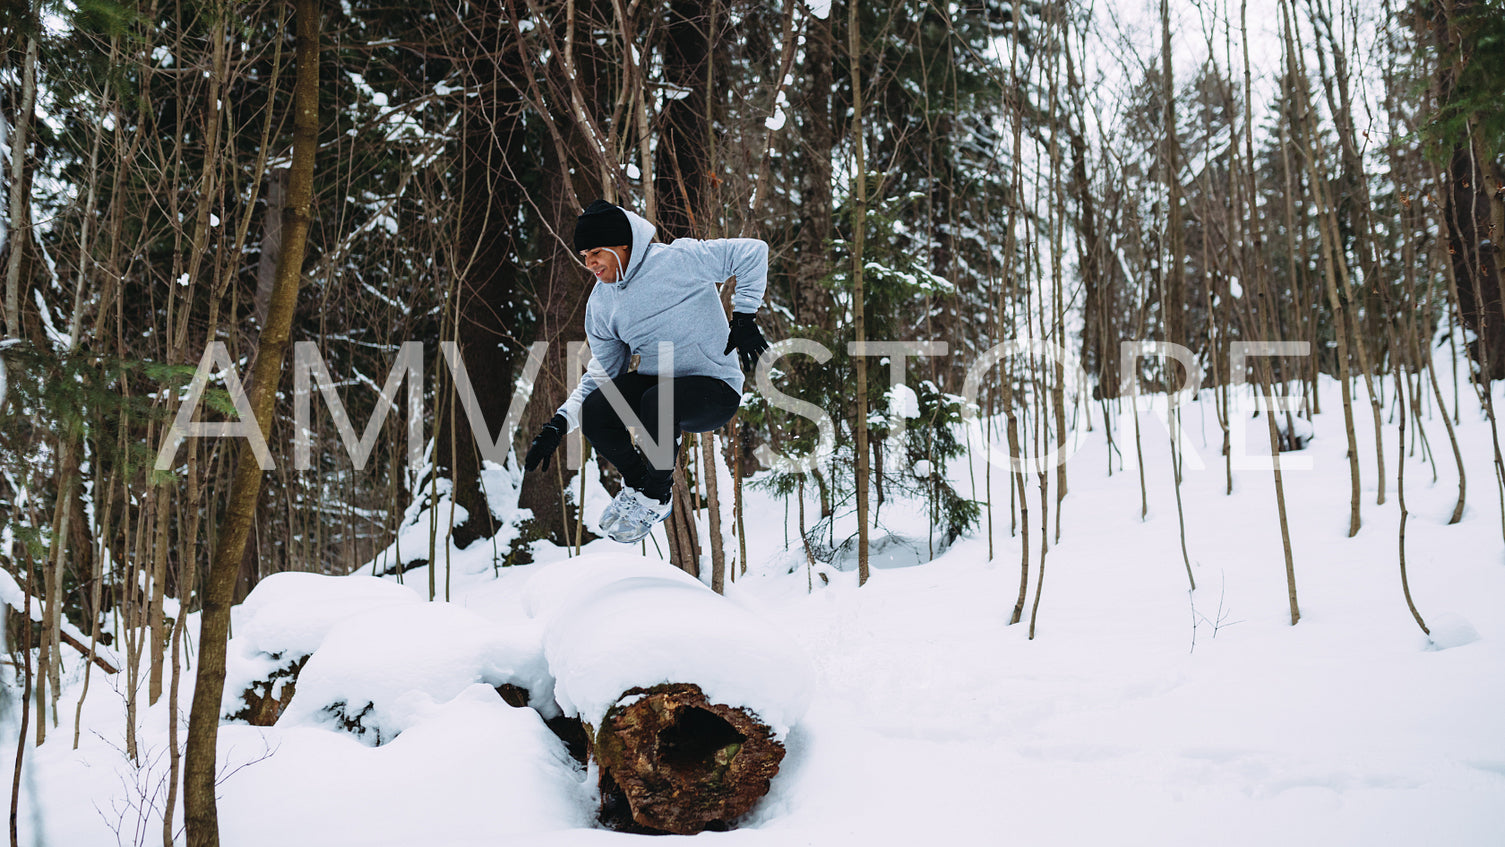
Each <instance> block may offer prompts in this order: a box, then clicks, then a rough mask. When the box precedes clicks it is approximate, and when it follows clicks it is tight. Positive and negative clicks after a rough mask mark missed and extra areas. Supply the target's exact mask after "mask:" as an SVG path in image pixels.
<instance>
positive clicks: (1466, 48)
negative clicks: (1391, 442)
mask: <svg viewBox="0 0 1505 847" xmlns="http://www.w3.org/2000/svg"><path fill="white" fill-rule="evenodd" d="M1472 5H1473V3H1472V2H1470V0H1458V1H1457V2H1449V0H1436V2H1434V3H1433V7H1432V11H1433V15H1432V20H1433V35H1434V37H1435V38H1436V41H1437V49H1438V52H1439V54H1440V55H1442V56H1448V55H1450V54H1453V53H1458V54H1459V58H1458V60H1457V61H1458V62H1460V63H1462V62H1468V61H1472V60H1474V59H1473V56H1472V52H1473V51H1472V49H1471V46H1470V45H1464V44H1460V43H1458V42H1459V41H1460V40H1463V39H1464V38H1465V36H1463V35H1461V34H1460V33H1459V32H1458V31H1457V29H1455V28H1454V27H1453V25H1452V22H1453V20H1454V18H1455V17H1456V16H1457V15H1458V14H1459V12H1460V11H1462V10H1465V9H1467V8H1468V7H1470V6H1472ZM1456 67H1457V65H1454V64H1452V63H1450V62H1448V61H1447V60H1446V59H1444V60H1442V61H1440V62H1439V63H1438V66H1437V79H1436V82H1437V86H1436V93H1437V98H1438V102H1439V103H1446V102H1448V101H1449V100H1450V99H1451V98H1452V97H1453V86H1454V79H1455V70H1456ZM1477 142H1478V139H1477V138H1469V137H1466V138H1464V139H1462V143H1458V144H1455V146H1454V147H1453V151H1452V157H1451V159H1450V160H1449V161H1448V169H1447V185H1446V186H1445V189H1444V191H1443V198H1444V200H1443V221H1444V223H1445V225H1446V227H1447V237H1448V253H1449V254H1450V257H1451V259H1452V263H1453V275H1454V276H1455V277H1456V279H1457V282H1458V311H1459V312H1460V313H1461V314H1460V315H1459V318H1460V320H1461V321H1462V322H1463V325H1464V326H1465V327H1466V328H1468V329H1469V330H1471V331H1472V332H1473V333H1474V336H1475V338H1474V340H1473V341H1471V342H1470V343H1469V353H1470V355H1471V356H1472V357H1473V359H1474V361H1475V362H1477V363H1478V365H1479V369H1480V373H1481V375H1482V378H1483V379H1484V380H1486V381H1492V380H1496V379H1505V307H1502V303H1501V299H1500V264H1499V257H1498V254H1497V252H1496V247H1495V245H1496V243H1497V242H1498V241H1499V239H1500V238H1501V237H1505V233H1502V232H1501V231H1500V230H1501V229H1505V174H1501V173H1500V170H1499V167H1498V165H1497V164H1496V163H1495V161H1494V160H1493V158H1492V157H1491V156H1490V152H1491V151H1489V150H1486V149H1483V145H1481V144H1479V143H1477Z"/></svg>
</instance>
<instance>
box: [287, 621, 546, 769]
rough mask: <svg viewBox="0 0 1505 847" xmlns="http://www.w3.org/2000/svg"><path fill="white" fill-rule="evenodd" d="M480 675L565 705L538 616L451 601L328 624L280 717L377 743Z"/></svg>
mask: <svg viewBox="0 0 1505 847" xmlns="http://www.w3.org/2000/svg"><path fill="white" fill-rule="evenodd" d="M477 684H485V685H487V686H490V687H491V688H493V689H496V690H497V693H498V694H501V695H502V696H503V698H504V699H505V698H508V697H511V698H512V699H513V700H514V702H518V701H522V700H523V699H524V698H526V703H527V705H529V706H532V707H533V708H534V709H536V710H537V711H538V712H539V713H540V714H541V715H542V716H543V717H549V716H550V715H551V714H557V713H558V712H557V709H556V708H555V706H554V692H553V680H552V678H551V677H550V676H549V671H548V668H547V667H546V666H545V665H544V659H543V651H542V650H541V648H540V641H539V636H538V631H537V625H536V624H535V623H534V622H532V621H523V622H521V623H515V624H513V625H510V626H509V625H504V624H500V623H496V622H493V621H490V620H488V619H486V618H484V617H482V616H480V615H479V614H477V613H475V612H472V611H470V610H469V609H466V608H464V607H462V606H457V605H452V604H450V603H417V604H413V605H399V606H387V607H383V608H378V609H372V610H370V611H367V612H363V613H361V614H358V615H353V616H351V617H348V618H345V619H344V620H341V621H340V622H339V623H337V624H335V625H334V626H333V627H332V628H330V630H329V633H328V635H326V636H325V638H324V640H323V643H321V644H320V645H319V649H318V650H316V651H314V653H313V655H312V656H310V657H309V659H308V664H307V665H306V666H305V667H304V668H303V672H302V673H301V674H300V675H299V678H298V691H297V693H296V694H295V695H294V696H293V698H292V702H291V703H290V704H289V705H288V707H287V711H286V712H284V713H283V715H282V722H285V723H288V724H293V725H297V724H305V725H320V726H329V727H332V728H335V729H343V730H346V731H348V732H351V733H352V734H354V735H355V736H356V737H358V738H360V739H361V740H362V741H365V742H366V743H368V744H371V745H379V744H384V743H386V742H388V741H390V740H392V739H393V738H395V737H397V735H398V734H399V733H401V732H403V731H404V730H406V729H408V728H409V727H411V726H413V725H415V724H416V723H418V722H420V721H422V720H423V719H424V718H425V717H426V716H428V715H430V714H431V713H432V712H433V711H434V710H435V709H436V708H437V707H438V706H440V705H442V704H444V703H447V702H449V701H451V700H453V699H454V698H455V697H458V696H460V694H461V693H462V692H464V691H466V690H467V689H470V688H472V687H473V686H475V685H477Z"/></svg>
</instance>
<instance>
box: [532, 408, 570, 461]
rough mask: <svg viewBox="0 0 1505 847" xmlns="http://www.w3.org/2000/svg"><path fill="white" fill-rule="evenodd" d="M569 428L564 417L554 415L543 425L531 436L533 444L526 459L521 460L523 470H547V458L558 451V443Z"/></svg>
mask: <svg viewBox="0 0 1505 847" xmlns="http://www.w3.org/2000/svg"><path fill="white" fill-rule="evenodd" d="M569 428H570V422H569V421H568V420H566V419H565V417H564V415H555V416H554V417H552V418H550V419H549V422H548V423H546V424H544V425H543V429H540V430H539V431H538V434H537V435H535V436H533V444H532V445H531V446H529V447H528V457H527V458H526V459H524V460H523V468H524V469H525V470H529V471H531V470H533V469H535V468H543V469H544V470H548V469H549V457H550V456H553V455H554V451H555V450H558V449H559V442H560V441H561V440H563V439H564V434H565V432H566V431H568V430H569Z"/></svg>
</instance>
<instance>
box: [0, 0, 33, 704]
mask: <svg viewBox="0 0 1505 847" xmlns="http://www.w3.org/2000/svg"><path fill="white" fill-rule="evenodd" d="M26 18H27V19H28V20H34V16H33V15H32V14H31V13H30V9H27V13H26ZM21 61H22V65H21V104H20V107H19V108H18V109H16V112H15V117H14V120H12V121H11V138H10V221H9V226H8V227H7V230H8V231H9V233H10V237H9V244H8V245H4V246H6V247H8V249H9V251H10V252H9V254H8V256H7V262H6V266H5V337H6V338H21V337H23V334H22V332H21V257H22V256H23V255H24V254H25V252H26V249H27V247H26V245H27V244H28V243H29V242H30V241H31V227H30V226H28V225H27V224H28V222H29V221H30V220H31V215H30V214H29V213H28V210H27V206H28V202H29V198H28V197H27V196H26V195H27V192H26V186H27V180H26V148H27V144H28V141H27V135H28V134H29V131H30V129H31V113H32V110H33V108H34V106H35V104H36V101H37V39H36V36H35V35H31V36H27V38H26V54H25V57H24V58H23V59H22V60H21ZM39 723H41V721H39Z"/></svg>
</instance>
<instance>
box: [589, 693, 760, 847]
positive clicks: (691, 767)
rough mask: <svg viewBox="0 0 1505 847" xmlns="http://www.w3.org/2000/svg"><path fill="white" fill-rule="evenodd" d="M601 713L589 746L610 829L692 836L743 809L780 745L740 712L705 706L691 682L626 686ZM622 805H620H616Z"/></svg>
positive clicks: (725, 823) (724, 823)
mask: <svg viewBox="0 0 1505 847" xmlns="http://www.w3.org/2000/svg"><path fill="white" fill-rule="evenodd" d="M624 703H626V705H619V706H616V707H613V708H612V709H611V710H610V711H609V712H607V713H606V719H605V721H604V722H603V723H602V725H601V728H600V729H599V730H597V731H596V733H595V736H594V738H593V739H592V744H591V753H592V755H593V756H594V757H595V759H596V762H597V766H598V769H599V772H600V780H599V785H600V790H601V796H602V797H603V798H604V802H603V807H604V809H603V810H604V812H605V813H606V817H608V818H610V817H612V816H613V814H618V815H620V813H621V812H622V811H625V812H626V813H627V815H625V816H622V817H627V816H630V818H631V820H632V823H633V824H635V825H636V826H635V827H632V826H627V825H626V821H625V820H624V819H621V818H619V819H618V820H615V821H613V820H608V821H607V822H608V823H610V824H614V825H616V826H617V828H623V829H628V828H630V829H637V828H639V827H641V828H646V829H648V830H653V831H660V832H670V833H675V834H678V835H693V834H694V833H697V832H700V831H702V830H706V829H714V830H724V829H727V828H729V827H730V825H731V823H732V822H733V821H735V820H736V819H737V818H739V817H741V816H742V815H744V814H746V813H747V812H748V811H750V810H751V809H752V807H753V805H754V804H755V803H757V802H758V800H759V799H760V798H762V797H763V795H765V794H767V793H768V787H769V784H770V782H771V781H772V780H773V777H774V775H775V774H777V773H778V772H779V763H780V762H781V761H783V759H784V745H783V744H780V743H779V742H778V741H775V740H774V738H773V732H772V731H771V730H770V729H769V728H768V727H767V726H766V725H764V724H763V723H762V722H761V721H759V720H758V719H757V718H756V717H755V716H753V715H751V714H749V713H748V712H747V711H746V710H745V709H741V708H735V707H732V706H727V705H724V704H721V703H712V702H711V701H710V700H708V699H706V696H705V694H704V693H703V692H702V691H701V690H700V687H699V686H697V685H688V684H684V683H677V684H666V685H657V686H654V687H653V688H651V689H646V690H645V689H633V690H631V691H629V692H627V696H626V697H625V698H624ZM624 807H625V808H624Z"/></svg>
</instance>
